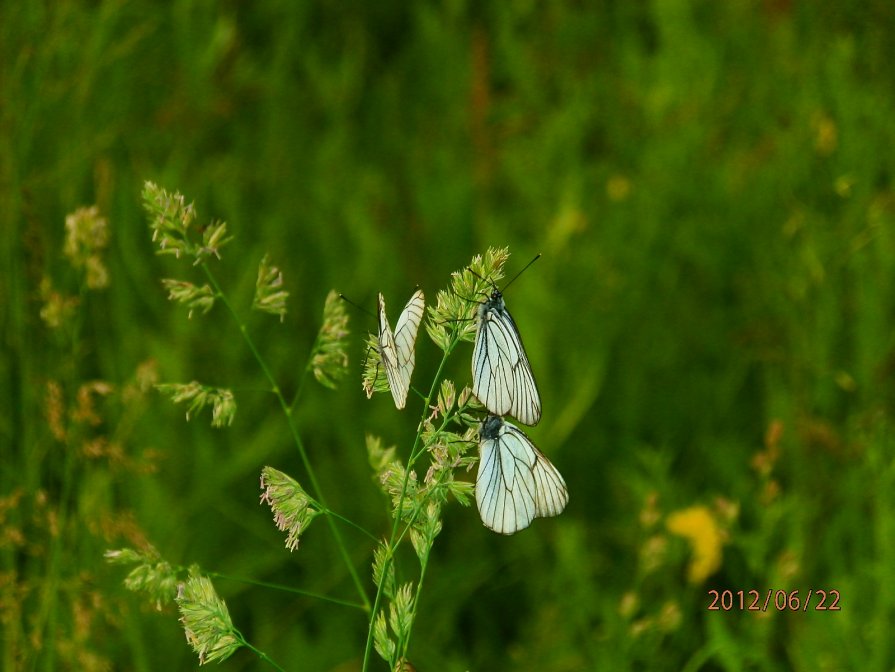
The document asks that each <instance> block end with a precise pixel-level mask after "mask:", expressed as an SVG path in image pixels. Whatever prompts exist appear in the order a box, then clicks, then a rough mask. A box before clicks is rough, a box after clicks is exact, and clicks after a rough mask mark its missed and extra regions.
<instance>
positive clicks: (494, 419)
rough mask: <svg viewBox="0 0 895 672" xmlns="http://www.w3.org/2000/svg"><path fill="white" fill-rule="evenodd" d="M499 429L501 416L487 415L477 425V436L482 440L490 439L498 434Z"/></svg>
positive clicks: (501, 427)
mask: <svg viewBox="0 0 895 672" xmlns="http://www.w3.org/2000/svg"><path fill="white" fill-rule="evenodd" d="M501 429H503V418H501V417H500V416H499V415H489V416H488V417H487V418H485V419H484V420H483V421H482V426H481V427H479V438H480V439H482V440H484V441H492V440H494V439H496V438H497V437H498V436H500V430H501Z"/></svg>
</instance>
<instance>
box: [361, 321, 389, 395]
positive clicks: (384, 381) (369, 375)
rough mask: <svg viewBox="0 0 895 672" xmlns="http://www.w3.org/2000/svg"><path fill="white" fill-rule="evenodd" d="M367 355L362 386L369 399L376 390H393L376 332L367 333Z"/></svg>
mask: <svg viewBox="0 0 895 672" xmlns="http://www.w3.org/2000/svg"><path fill="white" fill-rule="evenodd" d="M364 345H366V346H367V355H366V357H364V370H363V375H362V378H361V386H362V387H363V390H364V394H366V395H367V399H369V398H370V397H372V396H373V394H374V393H375V392H391V388H390V387H389V386H388V377H387V376H386V375H385V369H384V368H383V365H382V353H380V352H379V339H378V338H377V337H376V335H375V334H367V340H366V342H365V344H364Z"/></svg>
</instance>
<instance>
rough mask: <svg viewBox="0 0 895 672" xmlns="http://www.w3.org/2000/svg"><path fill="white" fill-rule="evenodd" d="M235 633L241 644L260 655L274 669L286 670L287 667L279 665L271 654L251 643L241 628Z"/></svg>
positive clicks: (284, 671) (282, 671)
mask: <svg viewBox="0 0 895 672" xmlns="http://www.w3.org/2000/svg"><path fill="white" fill-rule="evenodd" d="M235 634H236V637H237V638H238V639H239V643H240V644H242V645H243V646H244V647H246V648H247V649H249V650H251V651H253V652H254V653H255V655H256V656H258V657H259V658H260V659H261V660H263V661H264V662H265V663H267V664H268V665H270V666H271V667H273V668H274V669H277V670H279V671H280V672H286V670H285V669H283V668H282V667H280V666H279V665H277V663H276V662H275V661H274V660H273V659H272V658H271V657H270V656H268V655H267V654H266V653H264V651H262V650H261V649H256V648H255V647H254V646H252V645H251V644H249V642H248V641H247V640H246V638H245V637H243V636H242V633H241V632H240V631H239V630H236V631H235Z"/></svg>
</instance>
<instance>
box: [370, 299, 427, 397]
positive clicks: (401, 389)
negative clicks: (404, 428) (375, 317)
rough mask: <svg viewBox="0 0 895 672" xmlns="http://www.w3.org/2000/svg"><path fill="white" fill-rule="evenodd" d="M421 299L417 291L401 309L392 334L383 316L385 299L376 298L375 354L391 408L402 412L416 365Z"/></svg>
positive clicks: (421, 308) (422, 302)
mask: <svg viewBox="0 0 895 672" xmlns="http://www.w3.org/2000/svg"><path fill="white" fill-rule="evenodd" d="M424 307H425V297H424V296H423V291H422V290H421V289H418V290H417V291H416V292H414V294H413V296H411V297H410V301H408V302H407V305H406V306H404V310H403V311H402V312H401V316H400V317H399V318H398V324H397V325H396V327H395V331H394V333H393V332H392V329H391V327H390V326H389V324H388V318H387V317H386V315H385V299H384V298H383V296H382V293H380V294H379V354H380V357H381V358H382V366H383V368H384V369H385V375H386V377H387V378H388V386H389V389H391V391H392V398H393V399H394V400H395V406H397V407H398V408H404V405H405V404H406V402H407V392H408V391H409V390H410V376H411V375H412V374H413V367H414V366H415V364H416V357H415V355H414V346H415V344H416V334H417V331H418V330H419V326H420V321H421V320H422V318H423V309H424Z"/></svg>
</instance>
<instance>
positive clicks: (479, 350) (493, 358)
mask: <svg viewBox="0 0 895 672" xmlns="http://www.w3.org/2000/svg"><path fill="white" fill-rule="evenodd" d="M523 270H525V269H523ZM472 391H473V394H475V396H476V397H478V399H479V401H481V402H482V403H483V404H484V405H485V408H487V409H488V410H489V411H491V412H492V413H494V414H495V415H512V416H513V417H514V418H516V419H517V420H518V421H519V422H521V423H522V424H523V425H536V424H538V422H540V420H541V395H540V394H539V393H538V385H537V383H535V377H534V374H533V373H532V372H531V364H529V363H528V356H527V355H526V354H525V347H524V346H523V345H522V337H521V336H520V335H519V329H517V328H516V323H515V322H514V321H513V317H512V315H510V311H508V310H507V306H506V303H505V302H504V300H503V294H502V293H501V291H500V290H499V289H497V288H496V287H495V288H494V291H492V292H491V295H490V296H489V297H488V298H487V299H486V300H485V301H484V302H483V303H482V305H481V306H479V309H478V312H477V313H476V335H475V348H474V349H473V351H472Z"/></svg>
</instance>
